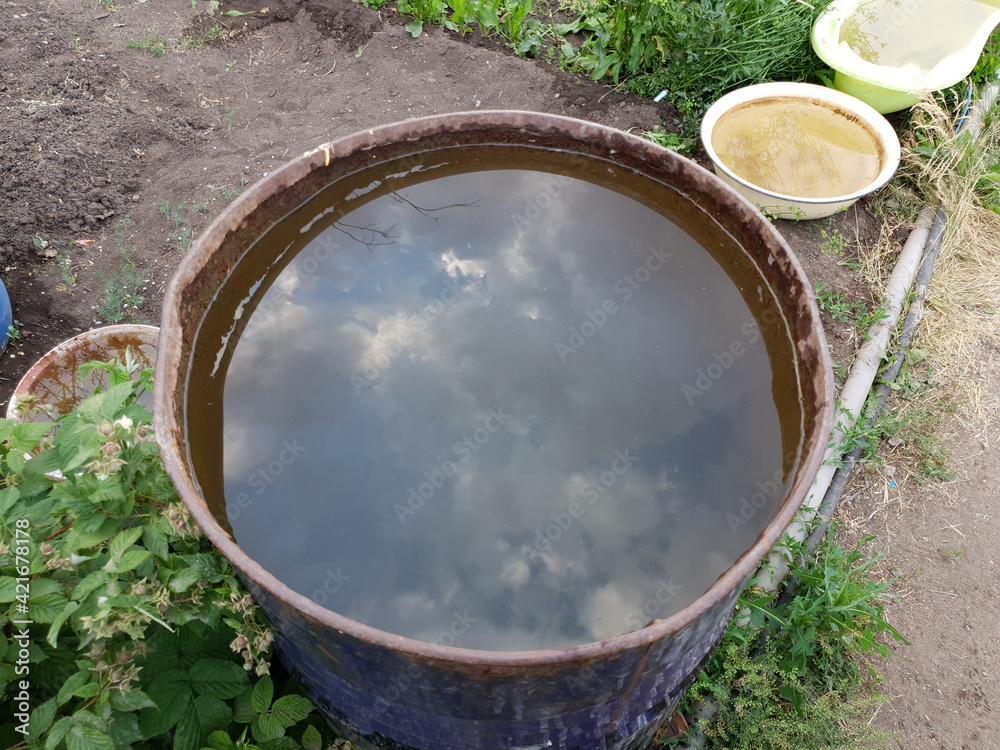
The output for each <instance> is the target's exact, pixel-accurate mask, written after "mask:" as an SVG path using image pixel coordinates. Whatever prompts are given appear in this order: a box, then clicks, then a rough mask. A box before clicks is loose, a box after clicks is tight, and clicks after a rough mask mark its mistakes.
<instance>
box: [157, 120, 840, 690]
mask: <svg viewBox="0 0 1000 750" xmlns="http://www.w3.org/2000/svg"><path fill="white" fill-rule="evenodd" d="M489 129H496V131H497V132H498V134H499V133H503V134H504V136H505V139H504V140H498V141H497V143H513V144H515V145H524V146H531V145H532V144H534V143H536V142H541V141H546V140H552V139H556V138H561V139H563V140H564V141H566V142H568V143H574V142H575V143H579V144H580V145H581V148H582V146H583V144H584V143H587V144H593V143H595V142H597V143H600V144H602V145H603V146H605V147H606V148H605V150H604V153H605V154H606V158H608V160H609V161H618V160H620V159H621V158H622V157H623V155H626V154H627V155H628V156H629V157H630V158H631V159H632V161H634V162H640V163H643V164H645V165H647V166H648V169H649V171H651V172H661V174H662V175H663V176H664V177H667V176H669V175H671V174H675V175H681V176H682V177H683V179H684V180H685V181H686V182H689V183H693V185H694V186H696V188H697V190H698V191H699V194H698V197H702V198H705V199H707V200H710V201H715V203H716V204H717V205H718V206H720V207H722V208H724V209H725V210H727V211H729V212H730V213H733V214H734V216H733V217H731V223H735V221H741V222H743V223H744V226H746V227H748V229H747V230H746V231H756V232H758V233H760V235H761V236H762V237H763V238H764V242H765V244H766V245H767V247H768V248H769V250H770V251H771V252H772V254H771V255H770V256H769V257H768V258H767V263H768V264H771V263H777V264H778V265H779V267H780V269H781V271H782V273H783V274H784V278H785V282H784V283H787V284H790V285H791V296H792V297H793V298H794V299H795V300H796V301H797V305H798V311H799V313H801V314H802V315H804V318H802V319H799V320H797V321H795V322H796V323H797V326H798V330H797V331H796V330H795V329H793V328H791V326H790V328H789V335H790V336H791V339H792V344H793V348H794V350H795V353H796V363H795V364H796V366H797V370H798V374H799V388H800V397H801V399H802V401H803V410H804V413H805V412H807V411H808V410H809V408H810V407H811V408H812V410H813V412H812V413H813V414H814V416H815V420H814V421H815V427H814V429H812V430H811V431H810V430H808V428H807V427H805V426H804V427H803V439H802V443H801V453H800V455H801V459H800V462H799V466H798V470H797V472H796V477H795V481H794V482H793V484H792V486H791V488H790V489H789V491H788V493H787V494H786V497H785V500H784V502H783V503H782V505H781V506H780V508H779V509H778V511H777V513H776V514H775V516H774V517H773V518H772V520H771V521H770V523H769V524H768V525H767V527H766V528H765V529H764V531H763V532H761V534H760V536H759V537H758V538H757V540H756V541H755V542H754V544H753V545H752V546H751V547H750V548H749V549H748V550H747V551H746V552H744V553H743V555H741V556H740V557H739V558H738V559H737V560H736V561H735V562H734V563H733V565H732V566H731V567H730V568H729V569H728V570H727V571H726V572H725V573H723V574H722V575H721V576H720V577H719V578H718V579H717V580H716V582H715V583H714V584H713V585H712V586H711V587H710V588H709V589H708V590H707V591H705V592H704V593H703V594H702V595H701V596H699V597H698V598H697V599H696V600H695V601H693V602H692V603H691V604H689V605H688V606H687V607H685V608H684V609H682V610H681V611H680V612H677V613H676V614H674V615H671V616H670V617H668V618H665V619H662V620H656V621H654V622H653V623H651V624H650V625H647V626H646V627H644V628H641V629H639V630H635V631H631V632H628V633H624V634H622V635H619V636H616V637H614V638H610V639H606V640H603V641H596V642H592V643H586V644H581V645H578V646H572V647H569V648H565V649H546V650H537V651H484V650H476V649H466V648H459V647H456V646H443V645H440V644H436V643H428V642H424V641H418V640H414V639H412V638H407V637H404V636H399V635H395V634H393V633H389V632H387V631H384V630H379V629H378V628H374V627H371V626H369V625H365V624H363V623H360V622H357V621H356V620H352V619H350V618H348V617H345V616H343V615H340V614H337V613H336V612H333V611H332V610H328V609H325V608H324V607H321V606H320V605H318V604H316V603H315V602H313V601H312V600H311V599H309V598H308V597H306V596H305V595H303V594H299V593H298V592H296V591H293V590H292V589H291V588H289V587H288V586H287V585H285V584H284V583H282V582H281V581H280V580H278V579H277V578H276V577H275V576H274V575H273V574H272V573H269V572H268V571H266V570H265V569H264V568H262V567H261V566H260V565H259V564H258V563H257V562H256V561H254V560H253V559H252V558H251V557H250V556H249V555H247V554H246V552H244V551H243V549H242V548H241V547H240V546H239V545H238V544H237V543H236V541H235V540H234V539H233V538H232V537H230V536H229V534H228V533H227V532H225V531H224V530H223V529H222V527H221V526H220V525H219V524H218V522H217V521H216V520H215V518H214V516H213V515H212V514H211V512H210V511H209V509H208V506H207V504H206V502H205V500H204V499H203V498H202V497H201V494H200V492H199V490H198V488H197V486H196V483H195V481H194V479H193V477H192V475H191V470H190V465H189V462H188V458H187V447H186V444H185V430H184V426H183V425H182V424H181V423H180V421H181V420H179V419H178V414H182V413H183V412H182V409H181V408H178V406H177V404H178V402H179V403H181V404H183V407H182V408H183V409H186V407H187V393H186V389H187V374H188V373H187V371H186V370H185V372H184V373H181V372H179V371H178V368H179V366H180V365H181V364H182V356H183V351H184V346H185V344H188V345H192V344H193V342H192V341H187V340H185V334H186V332H185V330H184V329H183V328H182V324H181V320H182V316H183V310H182V292H183V290H184V289H185V288H186V287H187V285H189V284H193V283H195V282H196V281H197V280H198V279H199V277H200V275H203V274H204V275H209V276H210V281H216V282H218V283H221V282H222V281H224V279H222V278H218V277H217V276H216V277H214V278H212V277H211V274H207V273H206V267H207V265H208V262H209V260H210V259H211V256H212V254H213V252H214V251H215V249H216V248H218V247H219V246H220V245H221V244H222V243H223V242H224V241H225V239H226V237H227V236H228V235H229V234H230V233H232V232H234V231H236V230H237V229H239V228H245V226H246V225H247V223H248V219H249V217H251V215H252V214H253V212H254V210H255V209H256V208H257V207H258V206H259V205H260V203H261V202H263V201H264V200H265V199H267V198H269V197H271V196H274V195H276V194H278V193H280V192H282V191H284V190H286V189H289V188H293V187H294V186H295V185H297V184H298V183H299V182H300V181H302V180H304V179H305V178H306V177H308V176H310V175H311V174H312V173H313V172H315V171H317V170H323V169H325V168H327V167H329V166H330V164H331V161H332V160H336V159H338V158H343V157H345V156H348V155H357V154H360V153H363V152H369V151H373V150H376V149H378V148H379V147H385V146H388V145H390V144H399V143H411V144H415V145H414V148H413V149H412V150H411V151H410V152H409V153H410V154H416V153H419V152H420V151H424V150H426V149H422V148H420V147H419V146H418V145H416V144H419V142H420V141H421V140H424V139H428V138H430V137H432V136H441V135H442V134H447V135H453V136H455V137H456V139H458V138H460V137H461V135H462V134H463V133H467V132H477V133H481V132H482V131H484V130H489ZM484 142H485V141H484ZM460 144H461V141H460V140H459V141H457V142H456V144H455V145H460ZM616 156H617V157H618V159H616V158H615V157H616ZM623 166H628V165H623ZM644 174H646V176H647V177H649V178H650V179H656V177H655V176H654V175H652V174H649V172H644ZM668 184H669V182H668ZM686 195H687V196H688V197H689V198H692V196H691V195H690V194H687V193H686ZM304 197H305V196H304ZM741 244H742V243H741ZM751 257H752V256H751ZM753 260H754V263H755V265H756V266H757V267H758V269H759V270H760V271H761V277H762V278H764V275H765V274H764V271H763V270H762V268H761V262H762V260H763V259H762V258H754V259H753ZM779 296H781V295H779ZM781 308H782V313H783V314H784V315H787V312H788V303H787V302H785V301H784V299H782V305H781ZM185 364H186V361H185ZM803 370H805V372H803ZM810 374H811V375H812V378H811V379H810V378H808V377H807V376H808V375H810ZM178 389H181V390H180V391H178ZM810 399H811V400H810ZM833 404H834V396H833V380H832V368H831V365H830V359H829V354H828V352H827V346H826V339H825V336H824V334H823V328H822V324H821V322H820V319H819V311H818V308H817V307H816V303H815V297H814V295H813V290H812V287H811V285H810V284H809V282H808V280H807V279H806V276H805V273H804V271H803V269H802V267H801V265H800V263H799V262H798V260H797V259H796V257H795V256H794V254H793V253H792V251H791V249H790V247H789V246H788V244H787V243H786V242H785V240H784V239H783V238H782V237H781V236H780V234H779V233H778V231H777V230H776V229H775V228H774V227H773V226H772V225H771V223H770V222H769V221H768V220H767V219H766V218H765V217H764V216H763V214H761V213H760V212H759V211H757V209H756V208H754V207H753V206H752V205H751V204H750V203H749V201H747V200H746V199H745V198H743V197H742V196H740V195H739V194H738V193H737V192H736V191H735V190H733V189H732V188H730V187H729V186H727V185H726V184H725V183H723V182H722V181H721V180H720V179H719V178H718V177H716V176H715V175H714V174H712V173H711V172H709V171H708V170H706V169H704V168H702V167H701V166H699V165H697V164H695V163H694V162H693V161H690V160H688V159H686V158H684V157H682V156H680V155H678V154H676V153H675V152H673V151H669V150H668V149H665V148H662V147H660V146H657V145H656V144H654V143H652V142H650V141H648V140H646V139H643V138H640V137H638V136H633V135H630V134H628V133H625V132H623V131H620V130H615V129H613V128H609V127H606V126H603V125H598V124H596V123H592V122H588V121H585V120H578V119H574V118H569V117H563V116H559V115H550V114H543V113H539V112H527V111H513V110H511V111H505V110H495V111H482V112H459V113H453V114H446V115H435V116H431V117H423V118H416V119H411V120H404V121H402V122H398V123H394V124H390V125H384V126H381V127H378V128H374V129H370V130H365V131H361V132H358V133H355V134H353V135H348V136H345V137H342V138H339V139H337V140H334V141H331V142H329V143H326V144H324V145H322V146H320V147H318V148H315V149H312V150H311V151H308V152H306V153H305V154H303V155H302V156H299V157H298V158H296V159H294V160H292V161H291V162H289V163H287V164H285V165H284V166H283V167H281V168H279V169H277V170H275V171H274V172H270V173H269V174H268V175H267V176H266V177H265V178H263V179H262V180H260V181H258V182H257V183H256V184H254V185H253V186H251V188H249V189H248V190H246V191H245V192H244V193H243V194H242V195H240V196H239V197H238V198H237V199H236V200H235V201H234V202H233V203H231V204H230V205H229V206H228V207H227V208H226V209H224V210H223V212H222V213H221V214H220V215H219V216H218V217H217V218H216V219H215V220H214V221H213V222H212V223H211V225H210V226H209V227H208V228H207V229H206V230H205V231H204V232H203V233H202V234H201V236H200V237H199V238H198V239H197V240H196V241H195V243H194V245H193V246H192V248H191V249H190V250H189V252H188V253H187V255H186V256H185V258H184V260H183V262H182V263H181V265H180V266H179V268H178V269H177V271H176V272H175V273H174V276H173V277H172V278H171V281H170V284H169V285H168V287H167V291H166V294H165V296H164V300H163V310H162V319H161V324H160V344H159V351H158V354H157V363H156V379H155V390H154V397H153V410H154V415H155V418H154V422H155V428H156V440H157V443H158V444H159V446H160V452H161V455H162V458H163V463H164V467H165V468H166V471H167V474H168V476H169V477H170V479H171V481H172V482H173V484H174V487H175V488H176V489H177V491H178V494H179V495H180V497H181V499H182V500H183V502H184V504H185V505H186V506H187V508H188V509H189V511H190V512H191V515H192V516H193V517H194V519H195V520H196V521H197V522H198V524H199V526H200V527H201V529H202V531H203V532H204V533H205V535H206V536H207V537H208V539H209V540H210V541H211V542H212V543H213V544H214V545H215V547H216V548H217V549H218V550H219V551H220V552H221V553H222V555H223V556H224V557H226V558H227V559H228V560H229V561H230V562H231V563H232V564H233V565H234V567H236V568H237V569H238V570H240V571H241V572H242V573H243V574H244V575H245V576H246V577H247V578H249V579H250V580H251V581H252V582H253V583H254V584H256V585H258V586H260V587H262V588H263V589H265V590H266V591H268V592H269V593H270V594H271V595H272V596H274V597H276V598H277V599H278V600H279V601H280V602H281V603H282V605H283V606H284V607H287V608H290V609H293V610H297V611H299V612H300V613H302V614H303V615H305V616H306V617H308V618H309V619H312V620H314V621H315V622H317V623H318V624H320V625H321V626H324V627H327V628H331V629H333V630H337V631H340V632H342V633H344V634H346V635H350V636H353V637H355V638H357V639H359V640H362V641H365V642H368V643H371V644H375V645H378V646H382V647H385V648H387V649H392V650H394V651H396V652H399V653H402V654H404V655H410V656H412V657H415V658H417V659H421V660H429V661H439V662H446V663H449V664H451V665H453V666H455V665H457V666H461V665H463V664H465V665H470V664H475V665H476V666H477V667H478V668H479V669H480V672H479V674H480V675H482V672H481V670H482V668H483V667H487V668H489V667H493V668H495V669H498V670H502V669H503V668H505V667H506V668H523V667H531V666H537V667H544V666H545V665H553V664H558V663H562V662H567V661H581V660H583V661H587V660H594V659H601V658H606V657H608V656H611V655H613V654H616V653H620V652H624V651H628V650H631V649H636V648H643V647H648V646H651V645H652V644H654V643H656V642H657V641H660V640H662V639H664V638H665V637H668V636H670V635H672V634H674V633H677V632H678V631H680V630H682V629H684V628H685V627H686V626H688V625H690V624H691V623H693V622H695V621H697V620H698V619H699V617H700V616H701V615H703V614H704V613H705V612H706V611H707V610H709V609H710V608H711V607H712V606H713V605H715V604H717V603H718V602H719V601H720V600H722V599H723V598H724V597H725V596H726V595H728V594H729V593H731V592H732V591H733V589H735V588H737V587H739V586H741V585H742V584H743V583H744V582H745V581H746V580H747V579H748V578H749V576H750V575H751V574H752V573H753V572H754V571H755V570H756V569H757V567H758V565H759V564H760V562H761V560H763V559H764V557H765V556H766V555H767V553H768V552H769V551H770V550H771V549H772V547H774V545H775V544H776V543H777V542H778V541H779V539H780V538H781V537H782V535H783V534H784V531H785V529H786V528H787V527H788V525H789V524H790V523H791V521H792V519H793V518H794V516H795V514H796V512H797V511H798V509H799V507H800V506H801V504H802V502H803V501H804V500H805V498H806V496H807V494H808V491H809V488H810V486H811V484H812V481H813V478H814V477H815V474H816V472H817V471H818V470H819V467H820V464H821V462H822V459H823V454H824V451H825V449H826V445H827V441H828V439H829V434H830V428H831V424H832V420H833ZM498 673H499V672H498Z"/></svg>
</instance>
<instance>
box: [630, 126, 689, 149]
mask: <svg viewBox="0 0 1000 750" xmlns="http://www.w3.org/2000/svg"><path fill="white" fill-rule="evenodd" d="M642 137H643V138H648V139H649V140H651V141H652V142H653V143H655V144H657V145H658V146H663V147H664V148H669V149H670V150H671V151H676V152H677V153H679V154H690V153H691V152H692V151H693V150H694V147H695V145H696V144H697V141H696V140H695V139H694V138H691V137H689V136H684V135H680V134H678V133H667V132H665V131H662V130H651V131H648V132H646V133H643V134H642Z"/></svg>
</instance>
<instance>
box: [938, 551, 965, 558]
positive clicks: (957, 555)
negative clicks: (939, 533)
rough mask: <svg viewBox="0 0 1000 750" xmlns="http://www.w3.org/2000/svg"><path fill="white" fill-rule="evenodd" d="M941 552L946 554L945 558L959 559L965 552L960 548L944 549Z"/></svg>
mask: <svg viewBox="0 0 1000 750" xmlns="http://www.w3.org/2000/svg"><path fill="white" fill-rule="evenodd" d="M941 554H942V555H943V556H944V559H945V560H957V559H958V558H960V557H962V556H963V555H964V554H965V552H963V551H962V550H960V549H949V550H944V551H942V552H941Z"/></svg>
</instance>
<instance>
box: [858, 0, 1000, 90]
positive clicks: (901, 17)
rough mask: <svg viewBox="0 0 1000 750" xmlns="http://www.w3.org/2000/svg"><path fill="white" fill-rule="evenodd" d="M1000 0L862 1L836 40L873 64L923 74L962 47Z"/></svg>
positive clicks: (994, 10)
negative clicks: (907, 68)
mask: <svg viewBox="0 0 1000 750" xmlns="http://www.w3.org/2000/svg"><path fill="white" fill-rule="evenodd" d="M998 8H1000V0H906V1H905V2H903V1H901V0H864V1H863V2H861V3H859V4H858V6H857V8H855V9H854V11H852V12H851V14H850V15H849V16H848V17H847V18H846V19H845V21H844V25H843V26H842V27H841V31H840V41H841V42H842V43H843V42H846V43H847V45H848V46H849V47H850V48H851V50H852V51H853V52H854V54H856V55H857V56H858V57H860V58H861V59H862V60H866V61H868V62H870V63H874V64H875V65H883V66H885V67H889V68H902V67H905V66H908V65H914V66H916V67H917V68H919V69H920V72H921V75H926V74H927V73H929V72H930V71H931V70H933V69H934V67H935V66H937V65H938V63H940V62H941V61H942V60H943V59H944V58H946V57H948V56H949V55H953V54H955V53H956V52H958V51H959V50H961V49H962V48H963V47H965V45H967V44H968V43H969V41H970V40H971V39H972V38H973V37H974V36H975V34H976V32H977V31H978V30H979V28H980V27H981V26H982V25H983V24H984V23H985V22H986V21H987V20H988V19H989V17H990V16H991V15H993V14H994V13H996V12H997V9H998Z"/></svg>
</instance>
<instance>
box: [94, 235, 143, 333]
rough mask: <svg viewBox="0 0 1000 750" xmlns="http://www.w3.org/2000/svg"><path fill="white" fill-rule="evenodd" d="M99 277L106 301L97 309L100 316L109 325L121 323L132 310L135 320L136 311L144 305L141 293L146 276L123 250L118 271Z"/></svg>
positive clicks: (101, 274)
mask: <svg viewBox="0 0 1000 750" xmlns="http://www.w3.org/2000/svg"><path fill="white" fill-rule="evenodd" d="M98 275H99V276H100V277H101V281H103V282H104V301H103V302H102V303H101V304H100V305H99V306H98V308H97V312H98V314H99V315H100V316H101V317H102V318H104V319H105V320H106V321H107V322H108V323H121V322H122V321H123V320H125V318H126V316H127V315H128V313H127V311H128V310H129V309H131V310H133V313H132V317H133V319H134V318H135V312H134V311H135V310H138V309H139V306H140V305H142V301H143V298H142V295H141V294H140V293H139V292H140V291H141V290H142V286H143V284H145V283H146V274H145V273H144V272H142V271H140V270H139V268H138V267H137V266H136V265H135V263H134V262H133V261H132V259H131V258H129V256H128V253H127V252H126V251H125V249H124V248H123V249H122V251H121V260H120V262H119V265H118V270H117V271H116V272H115V273H113V274H111V275H110V276H107V275H105V274H103V273H100V272H98Z"/></svg>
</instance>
